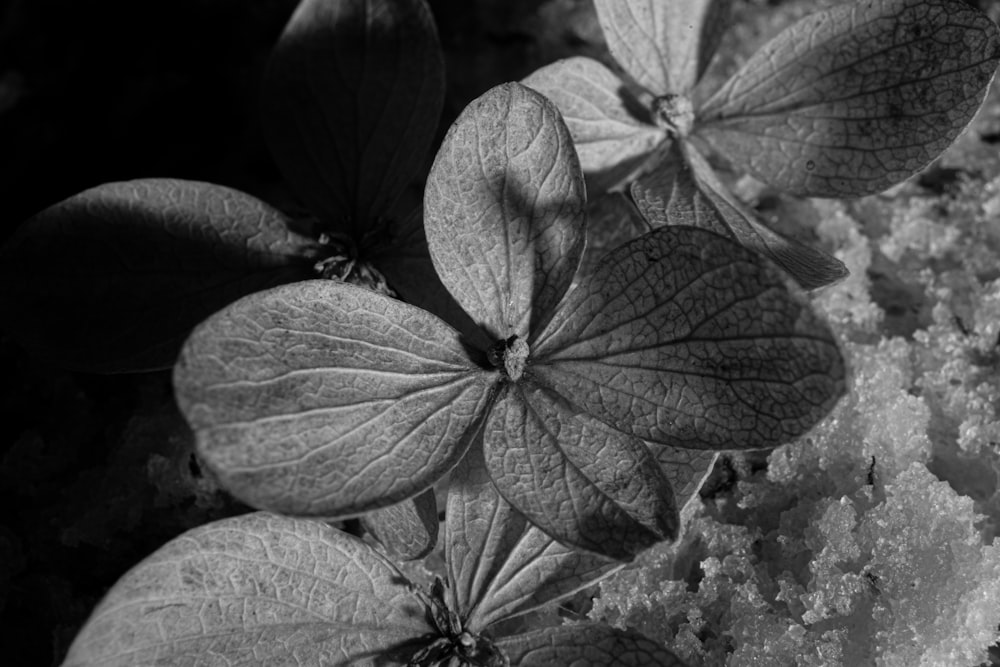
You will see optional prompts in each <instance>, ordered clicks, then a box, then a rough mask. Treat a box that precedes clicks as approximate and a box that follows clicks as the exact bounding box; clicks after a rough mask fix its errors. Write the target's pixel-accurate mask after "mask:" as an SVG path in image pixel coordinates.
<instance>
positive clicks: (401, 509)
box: [361, 488, 439, 560]
mask: <svg viewBox="0 0 1000 667" xmlns="http://www.w3.org/2000/svg"><path fill="white" fill-rule="evenodd" d="M361 523H362V524H363V525H364V527H365V530H367V531H368V532H369V533H370V534H371V536H372V537H374V538H375V539H376V540H378V541H379V543H380V544H381V545H382V546H383V547H385V550H386V551H387V552H389V553H390V554H392V555H394V556H396V557H397V558H400V559H403V560H416V559H418V558H423V557H424V556H426V555H427V554H429V553H430V552H431V551H432V550H433V549H434V547H435V546H437V538H438V525H439V521H438V512H437V497H436V494H435V493H434V489H433V488H430V489H427V490H426V491H424V492H423V493H421V494H419V495H417V496H414V497H413V498H410V499H409V500H404V501H403V502H401V503H396V504H395V505H389V506H388V507H383V508H382V509H378V510H374V511H372V512H369V513H368V514H365V515H364V516H363V517H361Z"/></svg>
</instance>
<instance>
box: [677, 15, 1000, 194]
mask: <svg viewBox="0 0 1000 667" xmlns="http://www.w3.org/2000/svg"><path fill="white" fill-rule="evenodd" d="M998 60H1000V33H998V30H997V26H996V25H995V24H994V23H993V21H991V20H990V19H989V18H988V17H986V16H985V15H984V14H982V13H981V12H979V11H978V10H976V9H974V8H973V7H970V6H969V4H968V3H966V2H962V1H961V0H870V1H869V2H851V3H846V4H843V5H839V6H837V7H833V8H831V9H828V10H825V11H821V12H817V13H816V14H813V15H812V16H809V17H807V18H805V19H803V20H802V21H801V22H799V23H797V24H795V25H793V26H792V27H790V28H788V29H787V30H785V31H784V32H782V33H781V34H780V35H778V37H776V38H775V39H774V40H773V41H771V42H770V43H768V44H767V45H765V46H764V47H763V48H762V49H761V50H760V51H758V52H757V53H756V54H754V56H753V57H752V58H751V59H750V60H749V61H748V62H747V63H746V65H744V66H743V68H742V69H741V70H740V71H739V72H737V73H736V74H735V75H734V76H733V78H732V79H730V80H729V82H728V83H727V84H725V85H724V86H723V87H722V88H721V89H719V90H718V91H717V92H716V93H715V94H714V95H712V96H711V98H710V99H708V100H705V101H704V102H702V103H700V105H699V107H700V109H699V113H698V124H697V127H696V136H697V137H698V138H700V139H702V140H703V141H704V142H706V143H707V144H708V145H709V146H711V147H712V149H714V150H716V151H718V152H719V153H721V154H723V155H725V156H726V157H727V158H729V159H731V160H732V161H733V162H734V163H735V164H737V165H738V166H739V167H740V168H741V169H745V170H747V171H749V172H751V173H752V174H754V175H755V176H756V177H757V178H759V179H760V180H762V181H764V182H766V183H769V184H771V185H773V186H775V187H777V188H780V189H782V190H785V191H787V192H791V193H794V194H800V195H807V196H814V197H854V196H860V195H865V194H871V193H874V192H880V191H882V190H884V189H886V188H887V187H889V186H890V185H893V184H895V183H898V182H900V181H902V180H904V179H905V178H908V177H909V176H911V175H912V174H914V173H916V172H917V171H918V170H920V169H922V168H923V167H925V166H926V165H927V164H928V163H929V162H930V161H931V160H933V159H934V158H936V157H937V156H938V155H939V154H940V153H941V151H943V150H944V149H945V148H947V147H948V145H949V144H951V142H952V141H953V140H954V139H955V137H957V136H958V134H959V133H960V132H961V131H962V130H963V129H964V128H965V126H966V125H968V123H969V121H971V120H972V117H973V116H974V115H975V113H976V111H977V110H978V109H979V106H980V104H981V103H982V101H983V98H984V97H985V95H986V90H987V88H988V86H989V83H990V80H991V79H992V77H993V73H994V72H995V71H996V68H997V62H998Z"/></svg>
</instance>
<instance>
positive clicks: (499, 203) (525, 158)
mask: <svg viewBox="0 0 1000 667" xmlns="http://www.w3.org/2000/svg"><path fill="white" fill-rule="evenodd" d="M584 204H585V193H584V185H583V179H582V178H581V176H580V168H579V164H578V162H577V158H576V153H575V151H574V150H573V143H572V140H571V139H570V136H569V132H568V131H567V130H566V126H565V125H564V124H563V123H562V121H561V120H560V118H559V112H558V111H557V110H556V108H555V107H554V106H553V105H552V103H551V102H549V101H548V100H546V99H545V98H544V97H542V96H541V95H540V94H538V93H537V92H535V91H533V90H530V89H528V88H525V87H524V86H522V85H520V84H516V83H509V84H504V85H501V86H497V87H496V88H493V89H491V90H489V91H487V92H486V93H485V94H484V95H483V96H481V97H480V98H478V99H476V100H475V101H473V102H472V103H471V104H470V105H469V106H468V107H466V109H465V111H463V112H462V114H461V115H460V116H459V118H458V120H457V121H455V124H454V125H452V127H451V129H450V130H449V131H448V135H447V136H446V137H445V139H444V143H443V144H442V146H441V150H440V151H438V154H437V158H436V159H435V161H434V166H433V167H432V168H431V173H430V176H429V177H428V180H427V190H426V195H425V199H424V224H425V226H426V231H427V241H428V244H429V245H430V250H431V257H432V258H433V260H434V266H435V268H436V269H437V272H438V275H439V276H440V277H441V281H442V282H443V283H444V284H445V286H446V287H447V288H448V291H449V292H451V294H452V295H453V296H454V297H455V299H456V300H457V301H458V302H459V304H461V305H462V307H463V308H464V309H465V310H466V312H468V313H469V315H471V316H472V319H473V320H475V321H476V322H477V323H478V324H479V325H480V326H481V327H482V328H483V329H484V330H485V331H487V332H488V333H489V334H490V336H492V338H493V339H506V338H507V337H509V336H510V335H517V336H519V337H521V338H526V337H527V334H528V332H529V331H530V330H537V329H538V328H540V327H541V326H543V325H544V318H545V317H546V316H547V315H548V313H550V312H551V311H552V309H553V307H554V306H555V304H556V303H558V302H559V300H560V299H561V298H562V296H563V294H564V293H565V292H566V289H567V288H568V287H569V285H570V282H571V281H572V279H573V274H574V273H575V271H576V268H577V266H578V265H579V263H580V257H581V256H582V254H583V244H584V215H583V209H584Z"/></svg>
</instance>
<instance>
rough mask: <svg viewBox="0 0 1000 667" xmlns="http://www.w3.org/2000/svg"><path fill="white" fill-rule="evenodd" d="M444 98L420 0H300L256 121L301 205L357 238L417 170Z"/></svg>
mask: <svg viewBox="0 0 1000 667" xmlns="http://www.w3.org/2000/svg"><path fill="white" fill-rule="evenodd" d="M443 99H444V64H443V60H442V55H441V47H440V45H439V44H438V38H437V32H436V29H435V27H434V21H433V18H432V17H431V14H430V10H429V9H428V8H427V5H426V3H425V2H424V1H423V0H338V1H337V2H329V1H327V0H303V1H302V2H300V3H299V6H298V8H297V9H296V10H295V13H294V14H293V15H292V18H291V20H290V21H289V23H288V26H287V27H286V28H285V30H284V32H283V33H282V36H281V39H280V40H279V42H278V44H277V45H276V46H275V48H274V51H273V52H272V54H271V60H270V62H269V64H268V68H267V72H266V73H265V78H264V84H263V95H262V100H261V104H262V114H263V117H262V122H263V127H264V130H265V136H266V137H267V140H268V144H269V145H270V147H271V151H272V153H273V154H274V156H275V159H276V160H277V162H278V165H279V166H280V167H281V170H282V172H283V173H284V175H285V178H286V179H288V181H289V183H290V184H291V185H292V186H293V188H295V190H296V191H297V192H298V194H299V196H300V197H301V198H302V199H303V200H304V201H305V203H306V205H307V206H308V207H309V208H310V209H311V210H312V211H313V213H315V214H317V215H318V216H320V218H321V220H322V222H323V224H324V226H325V227H326V228H327V229H328V230H336V231H349V232H351V233H352V234H353V235H354V237H355V238H357V239H360V238H361V236H362V235H363V234H364V232H365V230H367V229H368V228H369V225H370V223H371V222H372V221H373V220H375V219H376V218H378V217H380V216H383V215H386V214H387V213H388V212H389V211H390V210H391V209H392V206H393V204H394V202H395V201H396V200H397V199H398V197H399V196H400V194H401V193H402V191H403V189H404V188H405V187H406V185H407V184H408V183H409V182H410V181H411V180H413V179H414V178H416V177H417V176H418V175H419V173H420V171H421V168H422V167H423V166H424V164H425V160H426V158H427V151H428V149H429V148H430V144H431V140H432V139H433V137H434V131H435V130H436V129H437V123H438V117H439V116H440V113H441V105H442V102H443Z"/></svg>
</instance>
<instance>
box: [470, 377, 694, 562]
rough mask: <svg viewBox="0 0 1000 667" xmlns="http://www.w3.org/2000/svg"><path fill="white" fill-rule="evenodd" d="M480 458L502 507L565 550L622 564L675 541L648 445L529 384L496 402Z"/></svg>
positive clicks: (665, 492)
mask: <svg viewBox="0 0 1000 667" xmlns="http://www.w3.org/2000/svg"><path fill="white" fill-rule="evenodd" d="M484 451H485V458H486V467H487V469H488V470H489V473H490V476H491V477H492V478H493V482H494V483H495V484H496V486H497V490H499V491H500V493H501V495H503V497H504V498H505V499H506V500H507V502H509V503H510V504H511V505H513V506H514V507H515V508H517V509H518V510H519V511H520V512H522V513H523V514H524V515H525V516H526V517H527V518H528V519H529V520H530V521H531V522H532V523H534V524H535V525H536V526H538V527H539V528H541V529H542V530H543V531H545V532H546V533H548V534H549V535H551V536H552V537H554V538H555V539H557V540H559V541H560V542H562V543H564V544H566V545H569V546H573V547H577V548H580V549H586V550H588V551H592V552H594V553H598V554H602V555H604V556H608V557H610V558H616V559H618V560H627V559H629V558H631V557H632V556H634V555H635V554H636V553H638V552H639V551H641V550H642V549H645V548H646V547H648V546H650V545H652V544H655V543H656V542H659V541H662V540H665V539H673V537H675V536H676V534H677V529H678V519H677V509H676V507H675V506H674V499H673V493H672V492H671V490H670V483H669V482H668V481H667V479H666V476H665V475H664V474H663V471H662V469H661V468H660V467H659V465H657V463H656V461H655V459H654V458H653V457H652V455H651V454H650V452H649V450H647V449H646V447H645V445H644V444H643V443H642V442H641V441H639V440H637V439H636V438H632V437H630V436H628V435H626V434H625V433H623V432H621V431H618V430H615V429H612V428H610V427H609V426H607V425H606V424H604V423H602V422H600V421H598V420H596V419H594V418H593V417H592V416H591V415H589V414H587V413H585V412H583V411H581V410H579V409H577V408H575V407H573V406H572V405H570V404H569V403H567V402H566V401H564V400H562V399H561V398H560V397H559V396H558V395H556V394H554V393H552V392H550V391H548V390H546V389H541V388H538V387H535V386H532V384H531V383H530V381H528V382H526V381H522V382H521V383H518V384H510V385H508V386H507V388H506V391H505V392H503V393H502V394H501V396H500V397H499V398H498V399H497V401H496V403H495V404H494V406H493V410H492V411H491V412H490V415H489V417H488V418H487V422H486V426H485V431H484Z"/></svg>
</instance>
